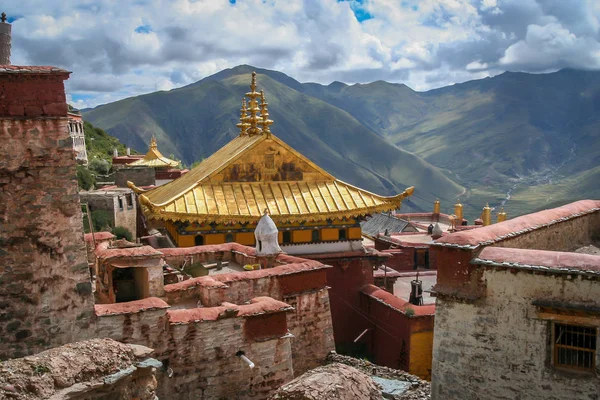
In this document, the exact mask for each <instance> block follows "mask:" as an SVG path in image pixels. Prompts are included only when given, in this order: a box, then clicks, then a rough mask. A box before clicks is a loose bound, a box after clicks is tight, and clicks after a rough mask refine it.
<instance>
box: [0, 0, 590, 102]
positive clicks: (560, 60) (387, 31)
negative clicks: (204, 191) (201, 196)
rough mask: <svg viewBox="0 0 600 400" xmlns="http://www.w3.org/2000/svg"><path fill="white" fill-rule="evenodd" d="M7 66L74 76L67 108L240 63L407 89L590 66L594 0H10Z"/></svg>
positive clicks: (309, 77)
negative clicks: (9, 58) (52, 69)
mask: <svg viewBox="0 0 600 400" xmlns="http://www.w3.org/2000/svg"><path fill="white" fill-rule="evenodd" d="M2 7H3V8H4V9H3V10H0V11H5V12H6V13H7V14H8V17H9V21H12V23H13V29H12V30H13V57H12V61H13V63H14V64H22V65H55V66H59V67H63V68H66V69H68V70H70V71H73V74H72V75H71V78H70V79H69V80H68V81H67V84H66V87H67V91H68V93H69V96H70V99H71V101H72V102H73V103H75V105H76V106H78V107H89V106H95V105H98V104H102V103H107V102H111V101H115V100H118V99H121V98H124V97H128V96H133V95H138V94H142V93H147V92H151V91H156V90H170V89H172V88H176V87H180V86H183V85H187V84H190V83H193V82H195V81H198V80H200V79H202V78H204V77H206V76H209V75H211V74H214V73H216V72H218V71H220V70H222V69H225V68H231V67H234V66H236V65H240V64H250V65H254V66H256V67H261V68H269V69H275V70H279V71H282V72H284V73H286V74H288V75H290V76H292V77H293V78H296V79H298V80H299V81H302V82H307V81H312V82H320V83H324V84H328V83H330V82H332V81H342V82H346V83H349V84H352V83H365V82H371V81H374V80H378V79H382V80H387V81H390V82H401V83H405V84H407V85H408V86H409V87H411V88H413V89H415V90H429V89H432V88H437V87H441V86H445V85H449V84H453V83H456V82H464V81H467V80H471V79H479V78H483V77H487V76H493V75H496V74H499V73H501V72H504V71H526V72H534V73H540V72H550V71H556V70H558V69H561V68H566V67H570V68H583V69H600V1H595V0H578V1H564V0H135V1H122V2H115V1H112V0H20V1H11V2H8V3H4V4H2Z"/></svg>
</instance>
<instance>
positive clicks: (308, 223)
mask: <svg viewBox="0 0 600 400" xmlns="http://www.w3.org/2000/svg"><path fill="white" fill-rule="evenodd" d="M250 89H251V91H250V92H249V93H247V94H246V96H247V97H248V98H249V102H248V106H246V99H245V98H244V101H243V102H242V109H241V117H240V123H239V124H238V125H237V126H238V127H239V128H240V134H239V136H238V137H236V138H235V139H233V140H232V141H231V142H229V143H228V144H227V145H225V146H224V147H222V148H221V149H220V150H218V151H217V152H216V153H214V154H213V155H212V156H211V157H209V158H208V159H206V160H204V161H203V162H202V163H201V164H200V165H199V166H197V167H196V168H194V169H193V170H191V171H190V172H189V173H188V174H186V175H184V176H182V177H181V178H179V179H176V180H174V181H172V182H170V183H168V184H166V185H163V186H161V187H158V188H154V189H151V190H148V191H144V190H142V189H140V188H138V187H136V186H135V185H134V184H133V183H129V184H130V187H132V188H133V189H134V190H135V191H136V192H137V193H138V194H139V198H140V204H141V205H142V210H143V212H144V214H145V216H146V218H147V219H148V220H151V221H155V223H156V222H158V223H159V225H162V224H164V225H163V227H164V228H165V229H166V230H167V231H168V232H169V235H170V236H171V238H172V239H173V242H174V243H175V244H176V245H177V246H178V247H190V246H196V245H204V244H221V243H227V242H237V243H240V244H244V245H249V246H253V245H255V238H254V234H253V231H254V228H255V225H256V223H257V222H258V220H259V218H260V217H261V216H262V215H263V212H264V211H265V210H268V212H269V214H270V216H271V218H272V219H273V221H275V223H276V224H277V226H278V228H279V230H280V232H279V243H280V244H281V246H282V250H283V251H285V252H286V253H289V254H310V253H317V252H318V253H323V252H328V251H338V252H340V251H355V250H358V249H359V248H362V243H361V228H360V221H361V220H362V219H363V218H364V217H365V216H366V215H370V214H372V213H376V212H383V211H391V210H396V209H398V208H399V207H400V205H401V203H402V200H403V199H404V198H406V197H407V196H410V195H411V194H412V192H413V188H412V187H410V188H408V189H406V190H405V191H404V192H403V193H400V194H398V195H396V196H391V197H384V196H379V195H376V194H373V193H370V192H368V191H366V190H363V189H360V188H357V187H355V186H352V185H350V184H348V183H345V182H342V181H340V180H338V179H336V178H335V177H333V176H332V175H330V174H329V173H327V172H326V171H324V170H323V169H321V168H320V167H318V166H317V165H315V164H314V163H313V162H311V161H310V160H309V159H307V158H306V157H305V156H303V155H302V154H300V153H299V152H297V151H296V150H294V149H293V148H291V147H290V146H289V145H287V144H286V143H285V142H283V141H282V140H281V139H279V138H278V137H276V136H275V135H273V134H272V133H271V130H270V128H269V126H270V125H271V124H272V123H273V121H272V120H270V119H269V118H268V117H269V113H268V104H267V102H266V100H265V96H264V92H262V91H261V92H257V91H256V73H253V74H252V83H251V85H250ZM258 99H260V104H259V101H258ZM151 151H152V149H151ZM149 154H150V153H149ZM153 157H154V159H156V160H159V158H158V157H155V156H153ZM146 158H149V157H148V156H147V157H146ZM146 158H144V159H146ZM142 162H144V161H143V160H140V161H136V163H142ZM156 162H158V161H156ZM136 163H134V164H136ZM324 243H329V245H328V246H325V247H324V246H323V244H324ZM315 245H316V246H315ZM317 246H318V247H317Z"/></svg>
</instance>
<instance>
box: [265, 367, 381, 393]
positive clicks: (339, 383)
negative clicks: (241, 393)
mask: <svg viewBox="0 0 600 400" xmlns="http://www.w3.org/2000/svg"><path fill="white" fill-rule="evenodd" d="M381 398H382V394H381V390H379V387H378V386H377V385H376V384H375V382H373V380H372V379H371V378H370V377H369V376H368V375H366V374H364V373H362V372H360V371H359V370H357V369H356V368H353V367H350V366H348V365H344V364H338V363H334V364H329V365H326V366H323V367H318V368H315V369H313V370H310V371H308V372H306V373H304V374H302V375H300V376H299V377H297V378H296V379H294V380H293V381H291V382H289V383H288V384H286V385H284V386H282V387H280V388H279V389H278V390H277V392H275V394H274V395H273V396H271V398H270V400H334V399H335V400H381Z"/></svg>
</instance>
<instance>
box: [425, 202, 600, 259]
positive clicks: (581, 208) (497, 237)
mask: <svg viewBox="0 0 600 400" xmlns="http://www.w3.org/2000/svg"><path fill="white" fill-rule="evenodd" d="M599 210H600V201H598V200H581V201H577V202H575V203H571V204H567V205H564V206H562V207H558V208H553V209H550V210H544V211H540V212H536V213H533V214H528V215H523V216H521V217H517V218H513V219H509V220H506V221H504V222H500V223H497V224H492V225H488V226H485V227H481V228H478V229H474V230H469V231H463V232H456V233H453V234H451V235H447V236H444V237H442V238H440V239H438V240H437V241H436V242H435V243H434V244H435V245H441V246H453V247H466V248H474V247H477V246H479V245H489V244H493V243H496V242H500V241H502V240H505V239H508V238H511V237H514V236H518V235H521V234H523V233H526V232H530V231H534V230H536V229H541V228H544V227H547V226H550V225H553V224H555V223H559V222H563V221H566V220H569V219H572V218H577V217H580V216H583V215H586V214H589V213H593V212H597V211H599Z"/></svg>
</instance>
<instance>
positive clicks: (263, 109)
mask: <svg viewBox="0 0 600 400" xmlns="http://www.w3.org/2000/svg"><path fill="white" fill-rule="evenodd" d="M268 105H269V103H267V101H266V100H265V91H264V90H261V91H260V114H261V117H262V121H260V122H259V124H260V126H262V131H263V132H264V133H266V134H267V135H270V134H271V130H270V129H269V126H270V125H273V121H272V120H270V119H269V110H268Z"/></svg>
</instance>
